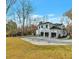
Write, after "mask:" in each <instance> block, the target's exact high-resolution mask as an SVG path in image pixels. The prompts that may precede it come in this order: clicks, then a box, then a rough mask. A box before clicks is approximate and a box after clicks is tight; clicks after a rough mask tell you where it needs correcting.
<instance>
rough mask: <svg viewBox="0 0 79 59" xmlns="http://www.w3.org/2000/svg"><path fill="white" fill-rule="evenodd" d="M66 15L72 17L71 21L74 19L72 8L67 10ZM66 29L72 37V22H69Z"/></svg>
mask: <svg viewBox="0 0 79 59" xmlns="http://www.w3.org/2000/svg"><path fill="white" fill-rule="evenodd" d="M64 16H68V18H70V19H71V21H72V9H70V10H69V11H67V12H65V13H64ZM66 30H67V32H68V35H69V36H70V38H72V22H71V23H68V24H67V26H66Z"/></svg>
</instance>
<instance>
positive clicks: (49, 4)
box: [10, 0, 72, 22]
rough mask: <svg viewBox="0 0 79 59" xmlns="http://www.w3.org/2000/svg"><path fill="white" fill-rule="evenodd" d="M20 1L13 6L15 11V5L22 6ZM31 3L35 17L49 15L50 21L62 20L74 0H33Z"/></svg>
mask: <svg viewBox="0 0 79 59" xmlns="http://www.w3.org/2000/svg"><path fill="white" fill-rule="evenodd" d="M18 1H19V0H18ZM18 1H17V2H16V4H15V5H14V6H13V11H16V9H15V7H20V6H19V5H18V4H19V3H18ZM31 4H32V7H33V14H32V17H33V18H36V17H42V16H49V19H48V21H50V22H60V18H61V17H62V15H63V14H64V13H65V12H66V11H68V10H70V9H71V8H72V0H31ZM13 11H12V12H13ZM10 18H11V16H10ZM66 19H67V18H66Z"/></svg>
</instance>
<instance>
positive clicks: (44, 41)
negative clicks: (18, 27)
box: [21, 36, 72, 45]
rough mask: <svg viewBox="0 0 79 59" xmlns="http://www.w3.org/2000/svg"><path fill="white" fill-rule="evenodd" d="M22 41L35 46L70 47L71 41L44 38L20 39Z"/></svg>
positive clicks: (29, 37) (27, 37)
mask: <svg viewBox="0 0 79 59" xmlns="http://www.w3.org/2000/svg"><path fill="white" fill-rule="evenodd" d="M21 39H22V40H25V41H28V42H30V43H32V44H35V45H72V40H71V39H66V38H62V39H56V38H46V37H31V36H26V37H22V38H21Z"/></svg>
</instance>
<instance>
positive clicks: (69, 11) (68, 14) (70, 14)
mask: <svg viewBox="0 0 79 59" xmlns="http://www.w3.org/2000/svg"><path fill="white" fill-rule="evenodd" d="M64 16H68V17H69V18H70V19H71V20H72V9H70V10H68V11H67V12H65V13H64Z"/></svg>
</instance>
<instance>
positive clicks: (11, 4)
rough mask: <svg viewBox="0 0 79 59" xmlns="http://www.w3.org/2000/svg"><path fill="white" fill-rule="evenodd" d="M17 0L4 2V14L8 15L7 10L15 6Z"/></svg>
mask: <svg viewBox="0 0 79 59" xmlns="http://www.w3.org/2000/svg"><path fill="white" fill-rule="evenodd" d="M16 1H17V0H6V13H8V11H9V9H10V8H11V7H12V6H13V5H14V4H15V2H16Z"/></svg>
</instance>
